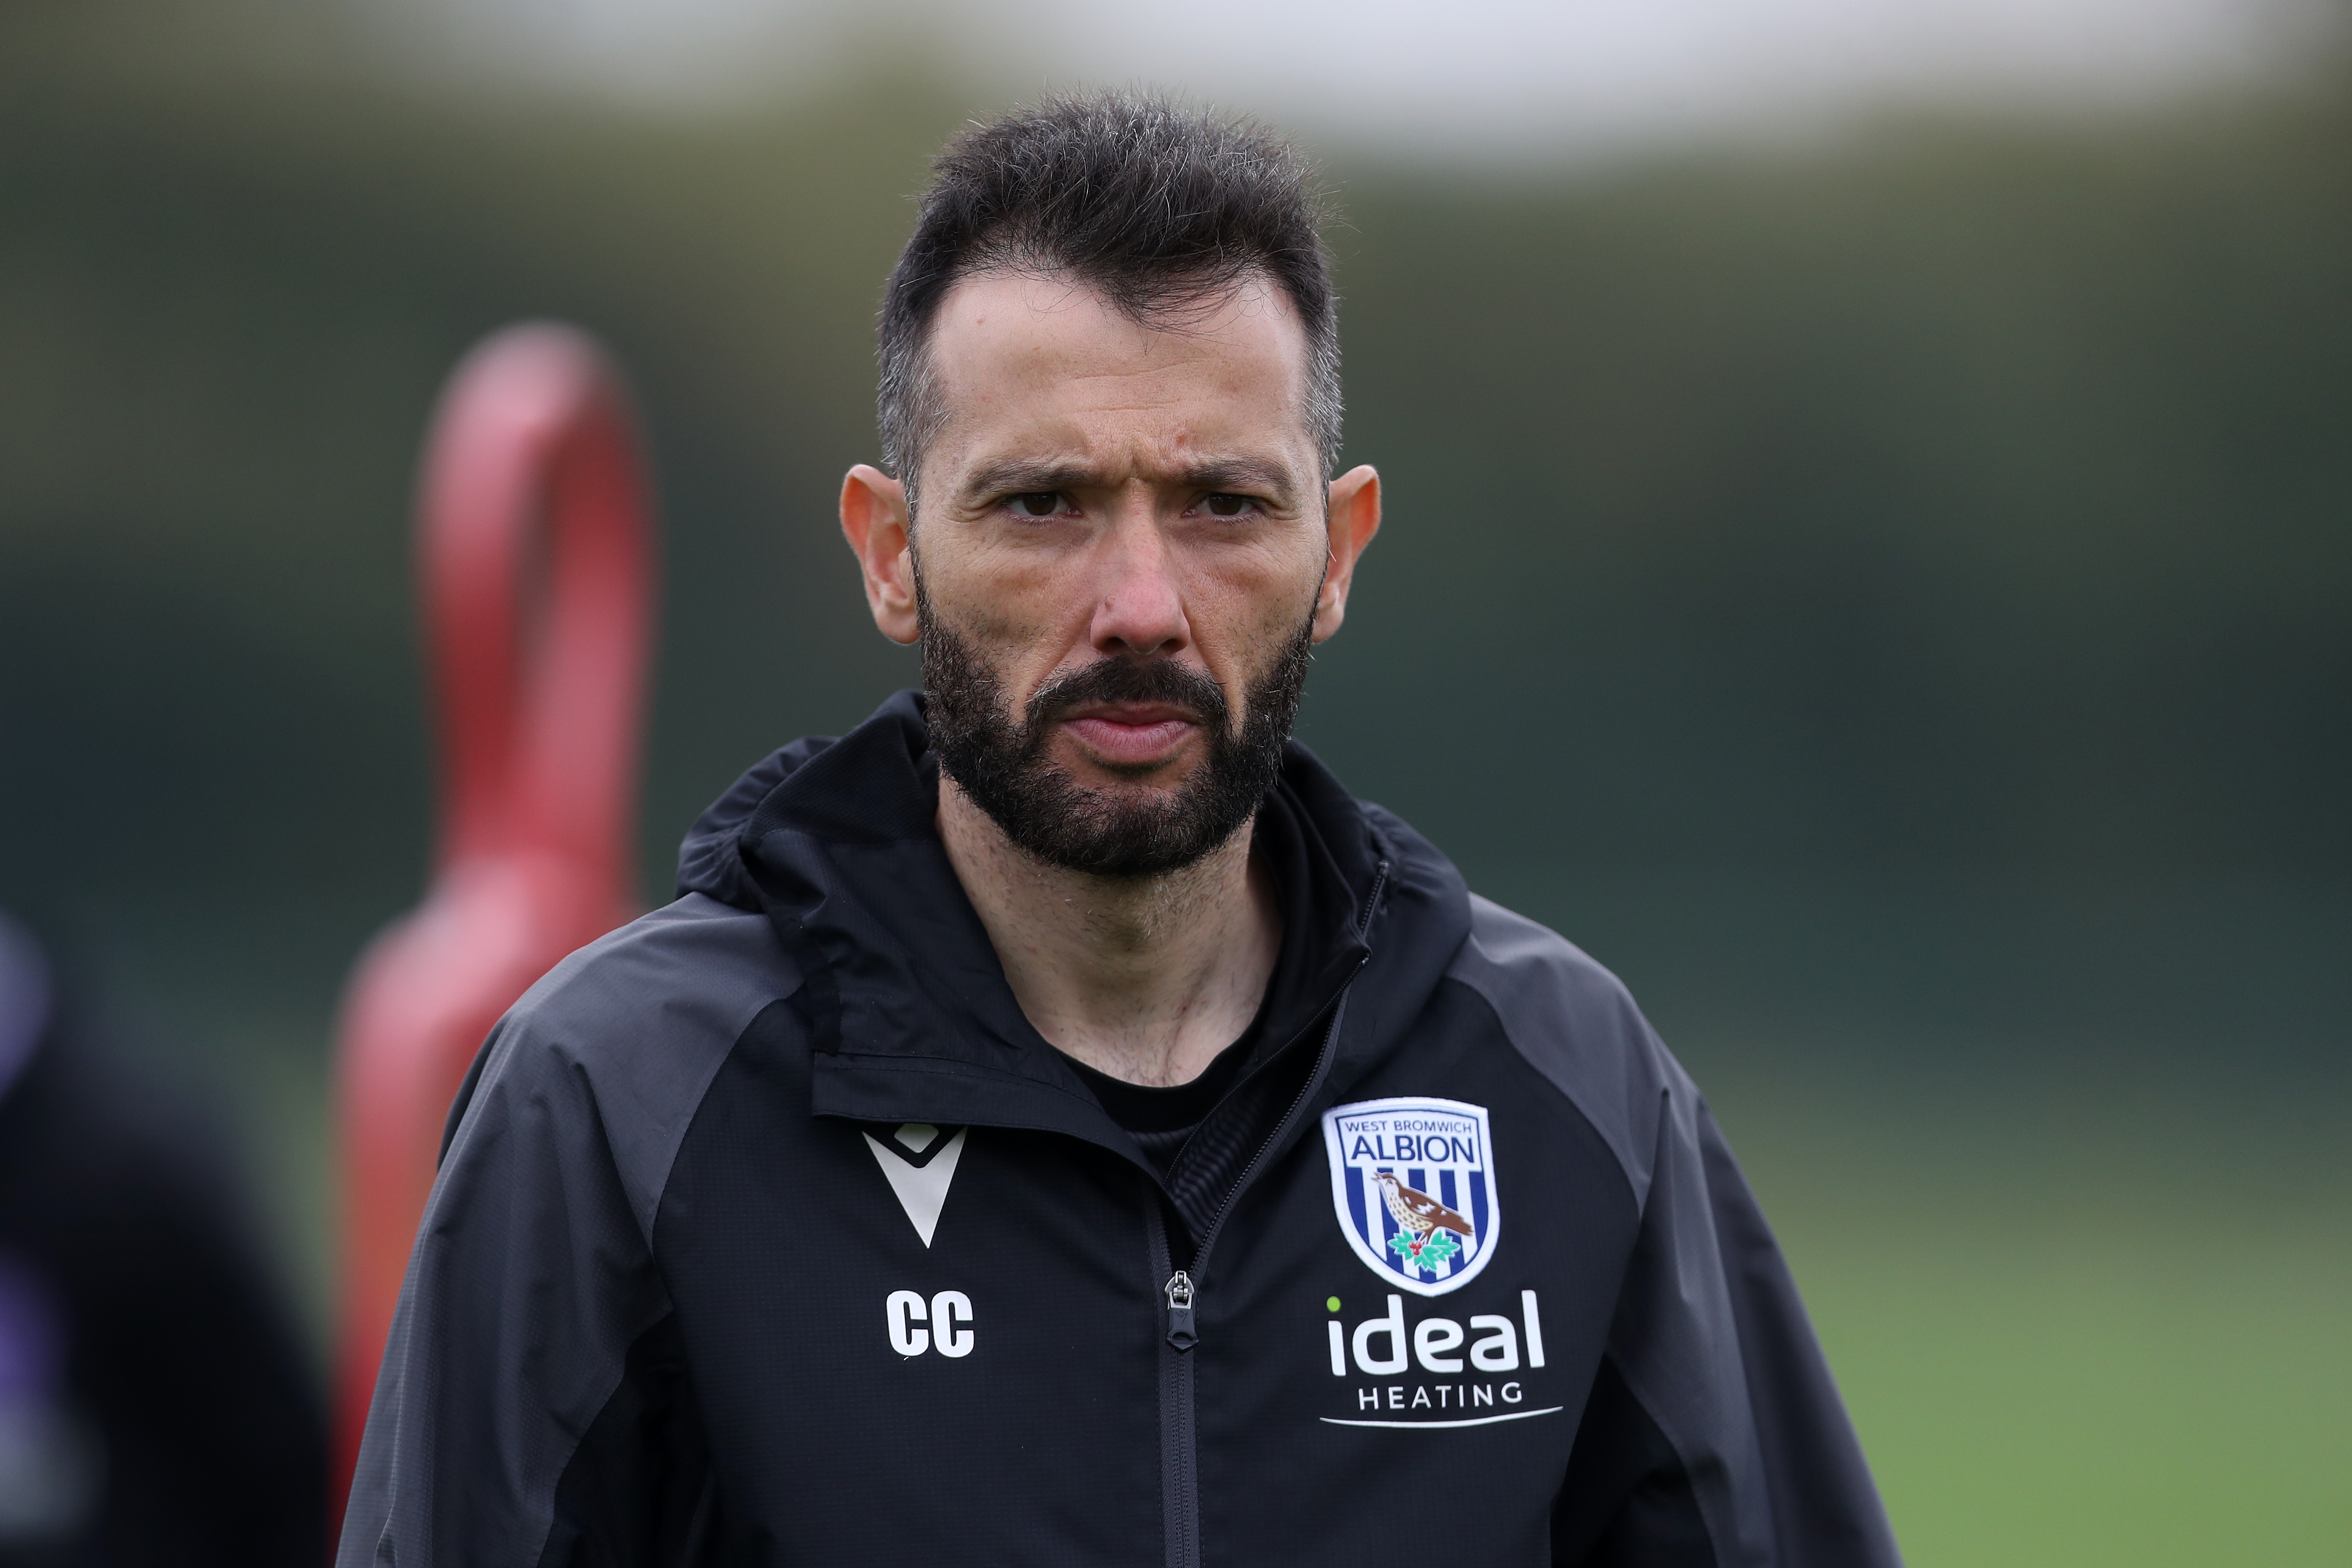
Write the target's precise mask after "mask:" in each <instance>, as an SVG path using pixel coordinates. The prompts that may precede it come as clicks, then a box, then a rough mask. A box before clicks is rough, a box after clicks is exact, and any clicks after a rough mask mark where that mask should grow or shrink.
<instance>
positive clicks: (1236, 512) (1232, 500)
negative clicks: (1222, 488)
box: [1201, 496, 1257, 517]
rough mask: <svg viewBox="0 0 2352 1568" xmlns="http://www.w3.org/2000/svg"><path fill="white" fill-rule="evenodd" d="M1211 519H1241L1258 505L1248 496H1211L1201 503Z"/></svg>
mask: <svg viewBox="0 0 2352 1568" xmlns="http://www.w3.org/2000/svg"><path fill="white" fill-rule="evenodd" d="M1201 504H1202V506H1205V507H1207V508H1208V509H1209V515H1210V516H1211V517H1239V516H1241V515H1242V513H1244V512H1245V511H1247V510H1250V509H1251V508H1252V507H1255V505H1257V502H1255V501H1254V500H1251V499H1250V498H1249V497H1247V496H1211V497H1209V498H1208V499H1207V500H1204V501H1202V503H1201Z"/></svg>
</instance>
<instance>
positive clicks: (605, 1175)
mask: <svg viewBox="0 0 2352 1568" xmlns="http://www.w3.org/2000/svg"><path fill="white" fill-rule="evenodd" d="M797 984H798V976H797V974H796V973H795V972H793V970H792V969H791V967H790V966H789V964H788V963H782V962H781V961H780V958H779V955H778V954H777V952H776V951H775V942H774V937H773V935H772V932H771V931H770V930H769V927H768V924H767V921H766V920H765V919H764V918H763V917H761V915H759V914H758V913H757V912H756V911H754V912H745V911H741V910H733V909H730V908H729V907H727V906H724V905H721V904H719V903H718V902H716V901H714V900H709V899H706V898H703V897H701V896H700V895H698V894H696V895H688V897H686V898H683V899H681V900H678V901H677V902H676V903H674V904H671V905H669V906H668V907H667V908H666V909H662V910H656V911H655V912H654V913H652V914H650V915H647V916H645V917H644V918H643V919H640V920H638V921H635V922H634V923H633V924H631V925H629V926H626V927H624V928H623V929H622V930H621V931H616V932H614V933H613V934H612V935H610V936H608V937H605V938H604V939H603V940H602V941H600V942H596V943H593V944H592V945H591V946H589V947H587V948H584V949H583V950H582V951H581V952H577V953H574V954H572V957H570V958H568V959H566V960H564V961H563V963H561V964H559V965H557V966H556V968H555V969H554V970H553V971H552V972H551V973H550V974H549V975H548V976H547V977H546V978H545V979H543V980H541V982H540V983H539V984H537V985H535V986H533V987H532V988H531V990H530V993H529V994H527V995H525V996H524V997H523V999H522V1000H521V1001H520V1002H518V1003H517V1004H515V1006H514V1009H513V1011H512V1012H510V1013H509V1014H508V1016H506V1018H505V1019H504V1020H502V1021H501V1022H500V1023H499V1026H498V1027H497V1029H495V1030H494V1031H492V1033H491V1036H490V1039H489V1042H488V1044H487V1045H486V1046H485V1047H483V1054H482V1058H481V1059H480V1062H479V1064H478V1069H477V1071H476V1072H475V1073H474V1074H473V1075H471V1076H470V1077H469V1079H468V1082H467V1089H466V1090H463V1091H461V1093H460V1096H459V1104H458V1106H457V1110H455V1111H454V1112H453V1113H452V1115H451V1118H450V1131H449V1134H448V1137H447V1139H446V1144H445V1149H444V1153H443V1157H442V1163H441V1171H440V1174H439V1176H438V1178H437V1179H436V1182H435V1183H434V1187H433V1195H432V1198H431V1199H430V1201H429V1202H428V1203H427V1204H426V1205H425V1219H424V1223H423V1225H422V1226H421V1227H420V1229H419V1230H418V1233H417V1237H416V1246H415V1251H414V1252H412V1253H411V1255H410V1257H409V1262H408V1273H407V1278H406V1279H404V1281H403V1283H402V1285H401V1294H400V1306H399V1310H398V1312H397V1314H396V1315H395V1316H394V1321H393V1327H392V1333H391V1336H390V1340H389V1342H388V1343H387V1344H386V1346H385V1349H384V1358H383V1369H382V1371H381V1372H380V1373H378V1374H377V1378H376V1388H375V1399H374V1402H373V1405H372V1406H371V1407H370V1409H369V1411H368V1421H367V1433H366V1436H365V1437H364V1438H363V1440H362V1444H361V1447H360V1458H359V1468H358V1473H357V1475H356V1476H355V1477H354V1478H353V1480H352V1500H351V1505H350V1508H349V1510H347V1511H346V1513H345V1515H344V1520H343V1535H342V1545H341V1552H340V1553H339V1556H338V1558H337V1561H338V1563H340V1564H341V1568H361V1565H362V1564H368V1563H385V1564H391V1563H398V1564H401V1565H402V1568H458V1565H461V1564H464V1565H470V1564H475V1563H482V1564H491V1563H495V1564H499V1565H500V1568H515V1565H518V1564H528V1563H549V1564H567V1565H573V1564H576V1565H582V1568H585V1565H588V1564H598V1563H629V1564H632V1565H633V1568H635V1565H640V1564H660V1563H685V1562H691V1561H695V1560H696V1559H697V1558H698V1556H699V1555H701V1553H702V1552H703V1550H704V1549H703V1547H702V1545H700V1544H699V1543H700V1542H703V1541H704V1540H705V1538H706V1537H707V1536H708V1535H709V1531H711V1530H712V1528H713V1526H712V1522H711V1521H712V1518H713V1513H714V1506H715V1505H714V1495H715V1494H714V1489H713V1483H712V1480H711V1469H710V1466H709V1459H708V1450H707V1447H706V1446H705V1444H704V1440H703V1436H702V1429H701V1420H700V1416H699V1414H698V1410H697V1407H696V1404H695V1400H694V1390H693V1380H692V1378H691V1377H690V1376H689V1375H688V1366H687V1359H686V1355H685V1352H684V1350H683V1347H682V1341H681V1336H680V1335H679V1333H678V1331H677V1318H676V1314H675V1312H674V1310H673V1304H672V1302H671V1300H670V1298H669V1294H668V1291H667V1289H666V1287H665V1285H664V1282H663V1278H662V1274H661V1270H660V1268H659V1267H658V1265H657V1263H656V1254H655V1246H654V1238H655V1226H656V1217H657V1215H658V1213H659V1208H660V1202H661V1194H662V1191H663V1189H664V1187H665V1185H666V1184H667V1181H668V1176H669V1170H670V1165H671V1163H672V1162H673V1161H674V1160H675V1158H676V1156H677V1148H678V1144H679V1142H680V1141H681V1140H682V1139H683V1138H684V1137H685V1135H686V1130H687V1128H688V1125H689V1124H690V1123H691V1122H692V1121H693V1119H694V1116H695V1113H696V1110H698V1107H699V1106H700V1104H701V1102H702V1098H703V1096H704V1094H705V1093H706V1092H707V1091H708V1090H709V1086H710V1083H711V1081H712V1079H714V1078H715V1077H716V1076H717V1074H718V1071H719V1066H720V1064H721V1063H722V1062H723V1061H724V1059H725V1058H726V1057H727V1055H728V1053H729V1051H730V1049H731V1048H732V1047H733V1044H734V1042H735V1041H736V1040H737V1039H738V1038H739V1037H740V1036H741V1034H742V1032H743V1031H744V1029H745V1028H746V1027H748V1026H749V1025H750V1024H751V1020H752V1019H753V1018H754V1017H755V1016H758V1015H759V1014H760V1013H761V1011H763V1010H765V1009H766V1008H768V1007H769V1006H771V1005H775V1004H776V1003H777V1002H778V1001H779V1000H781V999H782V998H783V997H785V996H788V995H789V994H791V993H792V992H793V989H794V988H795V987H796V985H797Z"/></svg>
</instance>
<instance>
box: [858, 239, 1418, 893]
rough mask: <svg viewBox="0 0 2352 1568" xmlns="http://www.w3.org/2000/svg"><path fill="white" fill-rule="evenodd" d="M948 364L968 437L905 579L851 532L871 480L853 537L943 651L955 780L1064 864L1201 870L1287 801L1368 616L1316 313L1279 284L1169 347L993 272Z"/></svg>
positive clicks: (954, 441)
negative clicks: (1335, 512)
mask: <svg viewBox="0 0 2352 1568" xmlns="http://www.w3.org/2000/svg"><path fill="white" fill-rule="evenodd" d="M930 354H931V366H932V374H933V376H934V378H935V384H936V386H937V389H938V395H939V396H940V403H941V405H942V407H943V408H944V409H945V411H946V415H947V417H946V420H945V423H944V426H942V428H941V429H940V432H939V434H938V436H937V437H935V439H934V440H933V441H932V443H931V446H930V447H929V450H928V451H927V452H926V453H925V455H924V459H923V465H922V469H921V476H920V479H921V483H920V487H919V496H920V501H921V511H920V514H919V516H918V517H917V518H916V519H915V521H914V523H913V539H912V543H911V550H910V552H908V555H907V558H906V560H905V561H904V563H903V566H900V565H898V563H897V562H896V561H895V560H894V559H893V558H892V557H891V552H890V544H891V541H890V540H888V539H887V537H884V538H881V539H878V540H877V539H875V538H874V537H873V533H872V529H871V526H870V521H871V520H870V519H869V520H868V521H869V526H868V527H867V528H866V529H863V530H861V528H860V527H859V526H858V524H857V522H856V521H853V519H852V517H851V510H852V506H853V502H856V504H859V505H865V504H866V502H865V501H863V500H858V498H857V497H856V496H855V495H854V494H853V493H852V492H854V491H856V489H857V488H858V486H859V485H860V484H861V483H863V484H865V485H866V487H867V489H869V490H871V489H873V486H872V483H871V481H872V480H874V479H881V476H879V475H875V474H873V472H872V470H870V469H861V470H856V471H854V472H853V474H852V476H851V483H850V485H849V486H848V487H846V488H845V498H844V522H845V527H847V528H848V530H849V531H850V533H851V538H852V542H853V544H855V545H857V546H858V548H859V552H860V554H861V556H862V557H865V558H866V564H867V579H868V581H867V588H868V594H869V596H870V597H873V598H874V600H875V607H876V615H877V620H878V621H880V622H882V624H883V629H884V630H885V631H886V632H889V633H891V635H893V636H900V637H901V639H902V640H904V636H903V634H904V633H906V632H908V631H912V632H913V633H914V635H916V636H919V638H920V640H921V642H922V644H923V650H924V668H925V675H926V678H927V681H928V684H929V689H930V691H931V697H932V712H931V724H932V731H933V738H934V741H935V742H936V743H937V744H938V746H939V749H940V757H941V761H942V763H943V765H945V766H946V768H947V770H948V772H949V774H950V777H952V778H954V779H955V780H956V782H957V783H958V784H959V785H961V786H962V787H963V788H964V790H965V791H966V793H967V794H969V795H971V796H972V798H973V799H974V801H975V802H976V803H977V804H979V805H981V806H982V808H983V809H984V810H986V811H987V812H988V813H989V815H990V816H992V817H994V818H995V819H996V820H997V822H998V823H999V825H1000V826H1003V828H1004V829H1005V831H1006V832H1007V833H1008V834H1009V835H1010V836H1011V837H1013V839H1014V841H1015V842H1016V843H1021V844H1022V845H1023V846H1024V847H1026V848H1029V849H1031V850H1032V851H1033V852H1035V853H1038V854H1040V855H1043V856H1045V858H1048V859H1050V860H1054V861H1055V862H1058V863H1061V864H1064V865H1069V866H1073V867H1075V868H1081V869H1087V870H1092V871H1098V872H1103V873H1106V874H1111V875H1121V874H1125V875H1135V874H1148V873H1150V872H1154V871H1160V870H1166V869H1169V868H1172V867H1173V866H1177V865H1181V864H1184V863H1186V862H1188V861H1189V860H1191V859H1194V858H1198V857H1199V856H1201V855H1202V854H1205V853H1207V852H1208V851H1209V850H1210V849H1212V848H1214V847H1216V846H1217V845H1218V844H1219V843H1222V842H1223V841H1224V840H1225V838H1227V837H1230V835H1231V833H1232V832H1233V830H1234V828H1236V827H1238V826H1240V825H1241V824H1242V823H1243V822H1244V821H1246V820H1247V819H1248V817H1249V816H1250V814H1251V812H1252V811H1254V810H1255V806H1256V804H1257V801H1258V799H1259V798H1260V796H1261V795H1263V794H1264V791H1265V788H1266V786H1267V785H1268V784H1270V783H1271V782H1272V779H1273V775H1274V769H1275V768H1276V766H1277V765H1278V763H1279V755H1280V748H1281V744H1282V741H1283V739H1284V737H1285V735H1286V733H1287V732H1288V729H1289V724H1290V720H1291V717H1292V715H1293V713H1294V711H1295V710H1296V705H1297V691H1298V685H1299V682H1300V681H1301V680H1302V679H1303V678H1304V675H1305V668H1306V662H1307V646H1308V644H1309V643H1310V642H1311V641H1316V640H1320V638H1321V637H1326V636H1328V635H1329V633H1330V632H1331V631H1332V630H1334V629H1336V627H1337V626H1338V623H1339V600H1340V598H1341V597H1343V596H1344V589H1345V582H1344V574H1343V576H1342V581H1341V583H1340V584H1339V590H1338V593H1337V594H1336V595H1335V594H1334V593H1333V592H1330V591H1328V590H1329V589H1330V584H1328V581H1327V577H1328V570H1327V569H1328V568H1329V567H1331V566H1332V565H1333V564H1334V563H1335V562H1336V560H1337V552H1336V551H1335V549H1334V541H1335V535H1336V534H1337V533H1338V532H1339V528H1338V527H1337V526H1336V524H1335V522H1334V521H1332V520H1328V519H1327V510H1326V503H1327V493H1326V489H1325V486H1324V484H1323V483H1322V482H1321V479H1320V474H1319V468H1320V464H1319V461H1318V454H1317V451H1316V449H1315V445H1314V441H1313V439H1312V437H1311V435H1310V433H1309V430H1308V427H1307V420H1306V417H1305V412H1304V410H1305V395H1306V390H1307V349H1306V337H1305V333H1304V331H1303V330H1302V329H1301V327H1300V325H1299V323H1298V321H1297V316H1296V314H1295V313H1294V312H1293V310H1291V308H1290V305H1289V303H1288V300H1286V298H1285V297H1284V296H1283V295H1282V294H1281V293H1280V291H1279V290H1277V289H1272V288H1270V287H1267V286H1265V285H1262V284H1259V283H1257V282H1255V281H1253V282H1250V283H1248V284H1245V285H1244V287H1243V288H1242V289H1239V290H1238V291H1237V292H1235V293H1234V294H1233V295H1232V296H1230V297H1227V298H1222V299H1209V300H1201V301H1199V302H1198V303H1197V304H1196V305H1195V306H1193V307H1192V308H1189V309H1184V310H1180V311H1179V312H1178V314H1177V315H1176V316H1175V317H1174V318H1173V320H1172V321H1160V322H1156V323H1151V324H1144V323H1139V322H1136V321H1132V320H1130V319H1129V318H1127V317H1125V316H1123V315H1121V314H1120V313H1119V312H1118V311H1117V310H1114V309H1112V308H1111V307H1110V305H1109V304H1108V302H1107V301H1105V300H1103V299H1102V297H1101V296H1100V295H1099V294H1097V292H1096V291H1095V290H1094V289H1090V288H1087V287H1086V286H1084V285H1079V284H1076V283H1072V282H1070V281H1068V280H1067V279H1058V278H1043V279H1041V278H1035V277H1021V276H1017V275H1008V274H983V275H980V276H976V277H973V278H971V279H965V280H964V281H962V282H961V283H960V284H958V285H957V286H956V287H955V288H954V289H952V290H951V291H950V293H949V294H948V296H947V298H946V299H945V300H943V301H942V303H941V305H940V314H939V317H938V319H937V321H936V322H935V325H934V329H933V333H932V338H931V344H930ZM1360 474H1361V476H1362V477H1361V478H1360V479H1359V478H1358V476H1355V475H1351V476H1349V479H1350V480H1352V481H1354V484H1353V486H1352V487H1351V489H1350V491H1349V496H1350V500H1351V505H1350V507H1349V517H1348V521H1349V524H1350V527H1351V530H1352V529H1354V528H1355V527H1356V525H1357V524H1358V523H1359V521H1360V518H1359V514H1360V513H1362V512H1363V510H1364V506H1363V503H1362V502H1361V500H1357V499H1355V490H1356V489H1362V488H1364V487H1365V486H1366V485H1368V484H1370V485H1376V481H1373V480H1371V479H1370V470H1360ZM861 476H870V479H861ZM1343 482H1345V481H1343ZM881 483H882V484H883V485H884V486H887V485H888V484H889V481H887V479H882V480H881ZM1376 495H1377V492H1376V489H1375V490H1374V492H1373V499H1372V501H1371V505H1372V510H1371V512H1370V517H1371V519H1372V522H1373V524H1374V525H1376V522H1377V500H1376ZM1328 499H1329V500H1339V495H1338V493H1337V487H1335V488H1334V490H1333V492H1332V494H1331V495H1330V496H1329V497H1328ZM885 533H886V535H887V529H886V530H885ZM1369 537H1370V527H1369V526H1363V527H1361V528H1360V537H1357V533H1356V532H1355V531H1350V533H1349V541H1348V544H1349V548H1348V549H1347V552H1346V554H1347V559H1348V563H1349V564H1350V565H1351V564H1352V562H1353V557H1354V553H1355V550H1356V549H1357V548H1360V544H1361V542H1363V540H1366V539H1369ZM877 569H881V570H880V575H881V576H882V577H883V578H885V579H887V581H883V582H878V583H877ZM902 583H903V584H904V585H911V586H912V587H913V589H914V594H915V597H916V601H917V602H916V605H915V609H916V615H915V616H914V617H913V619H914V625H913V626H911V627H909V626H908V625H907V624H906V622H907V617H906V616H904V614H903V613H902V612H901V610H900V608H899V606H898V600H897V598H896V597H894V595H896V594H897V592H898V589H899V587H900V586H901V585H902Z"/></svg>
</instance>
